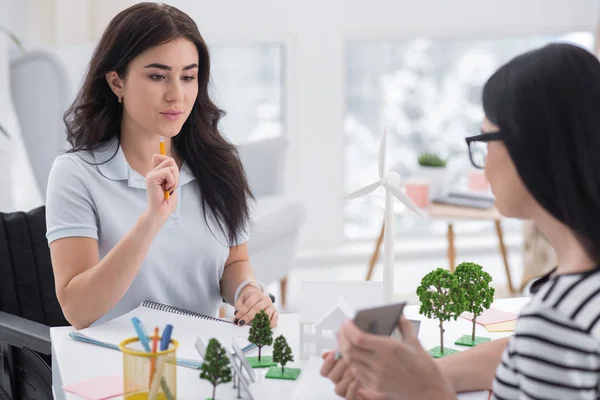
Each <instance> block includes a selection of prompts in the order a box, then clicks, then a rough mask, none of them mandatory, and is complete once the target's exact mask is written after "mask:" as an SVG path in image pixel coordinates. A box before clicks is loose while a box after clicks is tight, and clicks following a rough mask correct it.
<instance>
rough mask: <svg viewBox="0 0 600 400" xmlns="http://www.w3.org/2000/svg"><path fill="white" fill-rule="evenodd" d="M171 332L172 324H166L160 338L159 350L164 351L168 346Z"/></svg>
mask: <svg viewBox="0 0 600 400" xmlns="http://www.w3.org/2000/svg"><path fill="white" fill-rule="evenodd" d="M172 332H173V325H171V324H168V325H167V326H166V327H165V330H164V331H163V334H162V337H161V338H160V351H165V350H167V349H168V348H169V343H171V334H172Z"/></svg>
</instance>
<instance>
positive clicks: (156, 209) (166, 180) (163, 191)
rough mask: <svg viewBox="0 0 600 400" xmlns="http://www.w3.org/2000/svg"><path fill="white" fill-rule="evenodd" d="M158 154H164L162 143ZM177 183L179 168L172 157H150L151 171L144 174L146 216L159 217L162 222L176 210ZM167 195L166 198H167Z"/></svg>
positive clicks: (156, 155) (158, 155)
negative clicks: (146, 200) (146, 202)
mask: <svg viewBox="0 0 600 400" xmlns="http://www.w3.org/2000/svg"><path fill="white" fill-rule="evenodd" d="M160 152H164V142H161V146H160ZM178 182H179V167H178V166H177V163H176V162H175V160H174V159H173V158H172V157H169V156H167V155H162V154H158V153H156V154H154V155H153V156H152V169H151V170H150V172H148V173H147V174H146V192H147V194H146V195H147V198H148V209H147V210H146V214H147V215H148V216H149V217H151V218H155V217H159V218H160V219H161V220H162V222H165V221H166V220H167V218H168V217H169V216H170V215H171V214H172V213H173V212H174V211H175V209H176V208H177V193H176V192H175V188H176V187H177V184H178ZM167 194H168V196H167Z"/></svg>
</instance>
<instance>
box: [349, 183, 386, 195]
mask: <svg viewBox="0 0 600 400" xmlns="http://www.w3.org/2000/svg"><path fill="white" fill-rule="evenodd" d="M379 185H381V182H379V181H377V182H373V183H371V184H370V185H367V186H365V187H362V188H360V189H358V190H355V191H354V192H352V193H350V194H349V195H347V196H346V199H356V198H358V197H362V196H365V195H367V194H369V193H371V192H372V191H373V190H375V189H377V188H378V187H379Z"/></svg>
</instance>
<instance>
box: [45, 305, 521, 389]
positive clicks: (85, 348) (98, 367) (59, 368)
mask: <svg viewBox="0 0 600 400" xmlns="http://www.w3.org/2000/svg"><path fill="white" fill-rule="evenodd" d="M527 300H528V299H526V298H518V299H502V300H497V301H496V302H495V303H494V307H496V308H499V309H502V310H506V311H511V312H516V313H518V312H519V310H520V309H521V307H522V306H523V305H525V303H526V302H527ZM405 315H406V316H407V317H408V318H413V319H420V320H422V322H421V329H420V333H419V339H420V341H421V343H422V344H423V346H424V347H425V348H431V347H434V346H436V345H438V344H439V328H438V325H437V322H436V321H433V320H427V319H425V318H423V317H422V316H420V315H419V314H418V307H417V306H409V307H406V308H405ZM471 327H472V325H471V323H470V322H469V321H467V320H464V319H462V318H459V319H458V320H457V321H452V322H449V323H446V324H445V325H444V328H445V329H446V332H445V333H444V341H445V343H447V344H448V345H449V347H452V348H455V349H457V350H464V349H465V348H462V347H461V346H454V345H453V344H452V343H453V342H454V340H456V339H457V338H458V337H459V336H461V335H463V334H467V333H470V331H471ZM73 330H74V329H73V328H71V327H61V328H52V329H51V330H50V337H51V340H52V353H53V368H52V373H53V377H52V378H53V384H54V391H55V395H56V399H57V400H75V399H78V398H79V397H77V396H75V395H71V394H68V393H65V392H64V391H63V390H62V389H61V388H62V386H63V385H67V384H72V383H76V382H80V381H84V380H88V379H91V378H95V377H99V376H114V375H122V368H123V367H122V354H121V353H120V352H118V351H115V350H109V349H105V348H102V347H98V346H93V345H89V344H85V343H81V342H78V341H75V340H73V339H71V338H70V337H69V333H70V332H72V331H73ZM277 334H283V335H284V336H286V338H287V339H288V342H289V344H290V346H291V347H292V351H293V353H294V354H295V355H298V354H300V353H299V324H298V316H297V315H296V314H283V315H281V316H280V320H279V326H278V328H277ZM477 334H478V335H481V336H488V337H491V338H492V339H498V338H501V337H505V336H509V335H510V333H493V334H490V333H488V332H487V331H486V330H485V328H483V327H480V326H478V327H477ZM255 351H256V350H254V351H253V352H255ZM253 352H249V353H248V354H249V355H254V354H253ZM305 363H306V362H305V361H296V362H294V363H291V364H290V365H289V366H291V367H294V366H299V367H302V366H303V365H305ZM256 371H257V372H258V380H257V382H256V383H254V384H252V386H251V388H252V393H253V395H254V397H255V399H256V400H266V399H278V400H285V399H293V398H294V393H295V392H297V389H298V385H304V384H306V382H305V381H303V380H302V374H301V376H300V378H299V379H298V381H295V382H294V381H282V380H274V379H266V378H265V374H266V370H256ZM313 376H314V374H313ZM323 379H324V378H323ZM319 387H323V388H326V387H330V388H331V392H330V393H329V394H328V393H323V397H320V398H321V399H322V400H328V399H332V400H333V399H339V397H338V396H336V395H335V394H334V393H333V388H332V385H331V382H329V381H328V380H325V379H324V381H323V382H319ZM211 388H212V386H210V384H209V383H208V382H206V381H203V380H201V379H199V371H197V370H193V369H190V368H184V367H177V398H178V399H194V400H196V399H198V398H205V397H208V396H210V393H211ZM205 394H206V396H204V395H205ZM236 395H237V390H236V389H233V387H232V384H225V385H220V386H219V387H218V388H217V397H218V398H219V399H223V400H225V399H235V398H236ZM487 397H488V394H487V392H478V393H470V394H461V395H460V396H459V398H460V399H461V400H479V399H481V400H487Z"/></svg>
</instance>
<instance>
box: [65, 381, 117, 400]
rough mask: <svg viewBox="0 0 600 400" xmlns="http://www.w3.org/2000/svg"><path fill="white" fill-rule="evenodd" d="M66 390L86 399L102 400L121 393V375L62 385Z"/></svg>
mask: <svg viewBox="0 0 600 400" xmlns="http://www.w3.org/2000/svg"><path fill="white" fill-rule="evenodd" d="M63 389H64V390H65V391H66V392H69V393H73V394H76V395H78V396H80V397H83V398H84V399H88V400H104V399H110V398H113V397H117V396H120V395H122V394H123V377H122V376H101V377H98V378H93V379H90V380H87V381H83V382H77V383H72V384H70V385H66V386H64V387H63Z"/></svg>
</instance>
